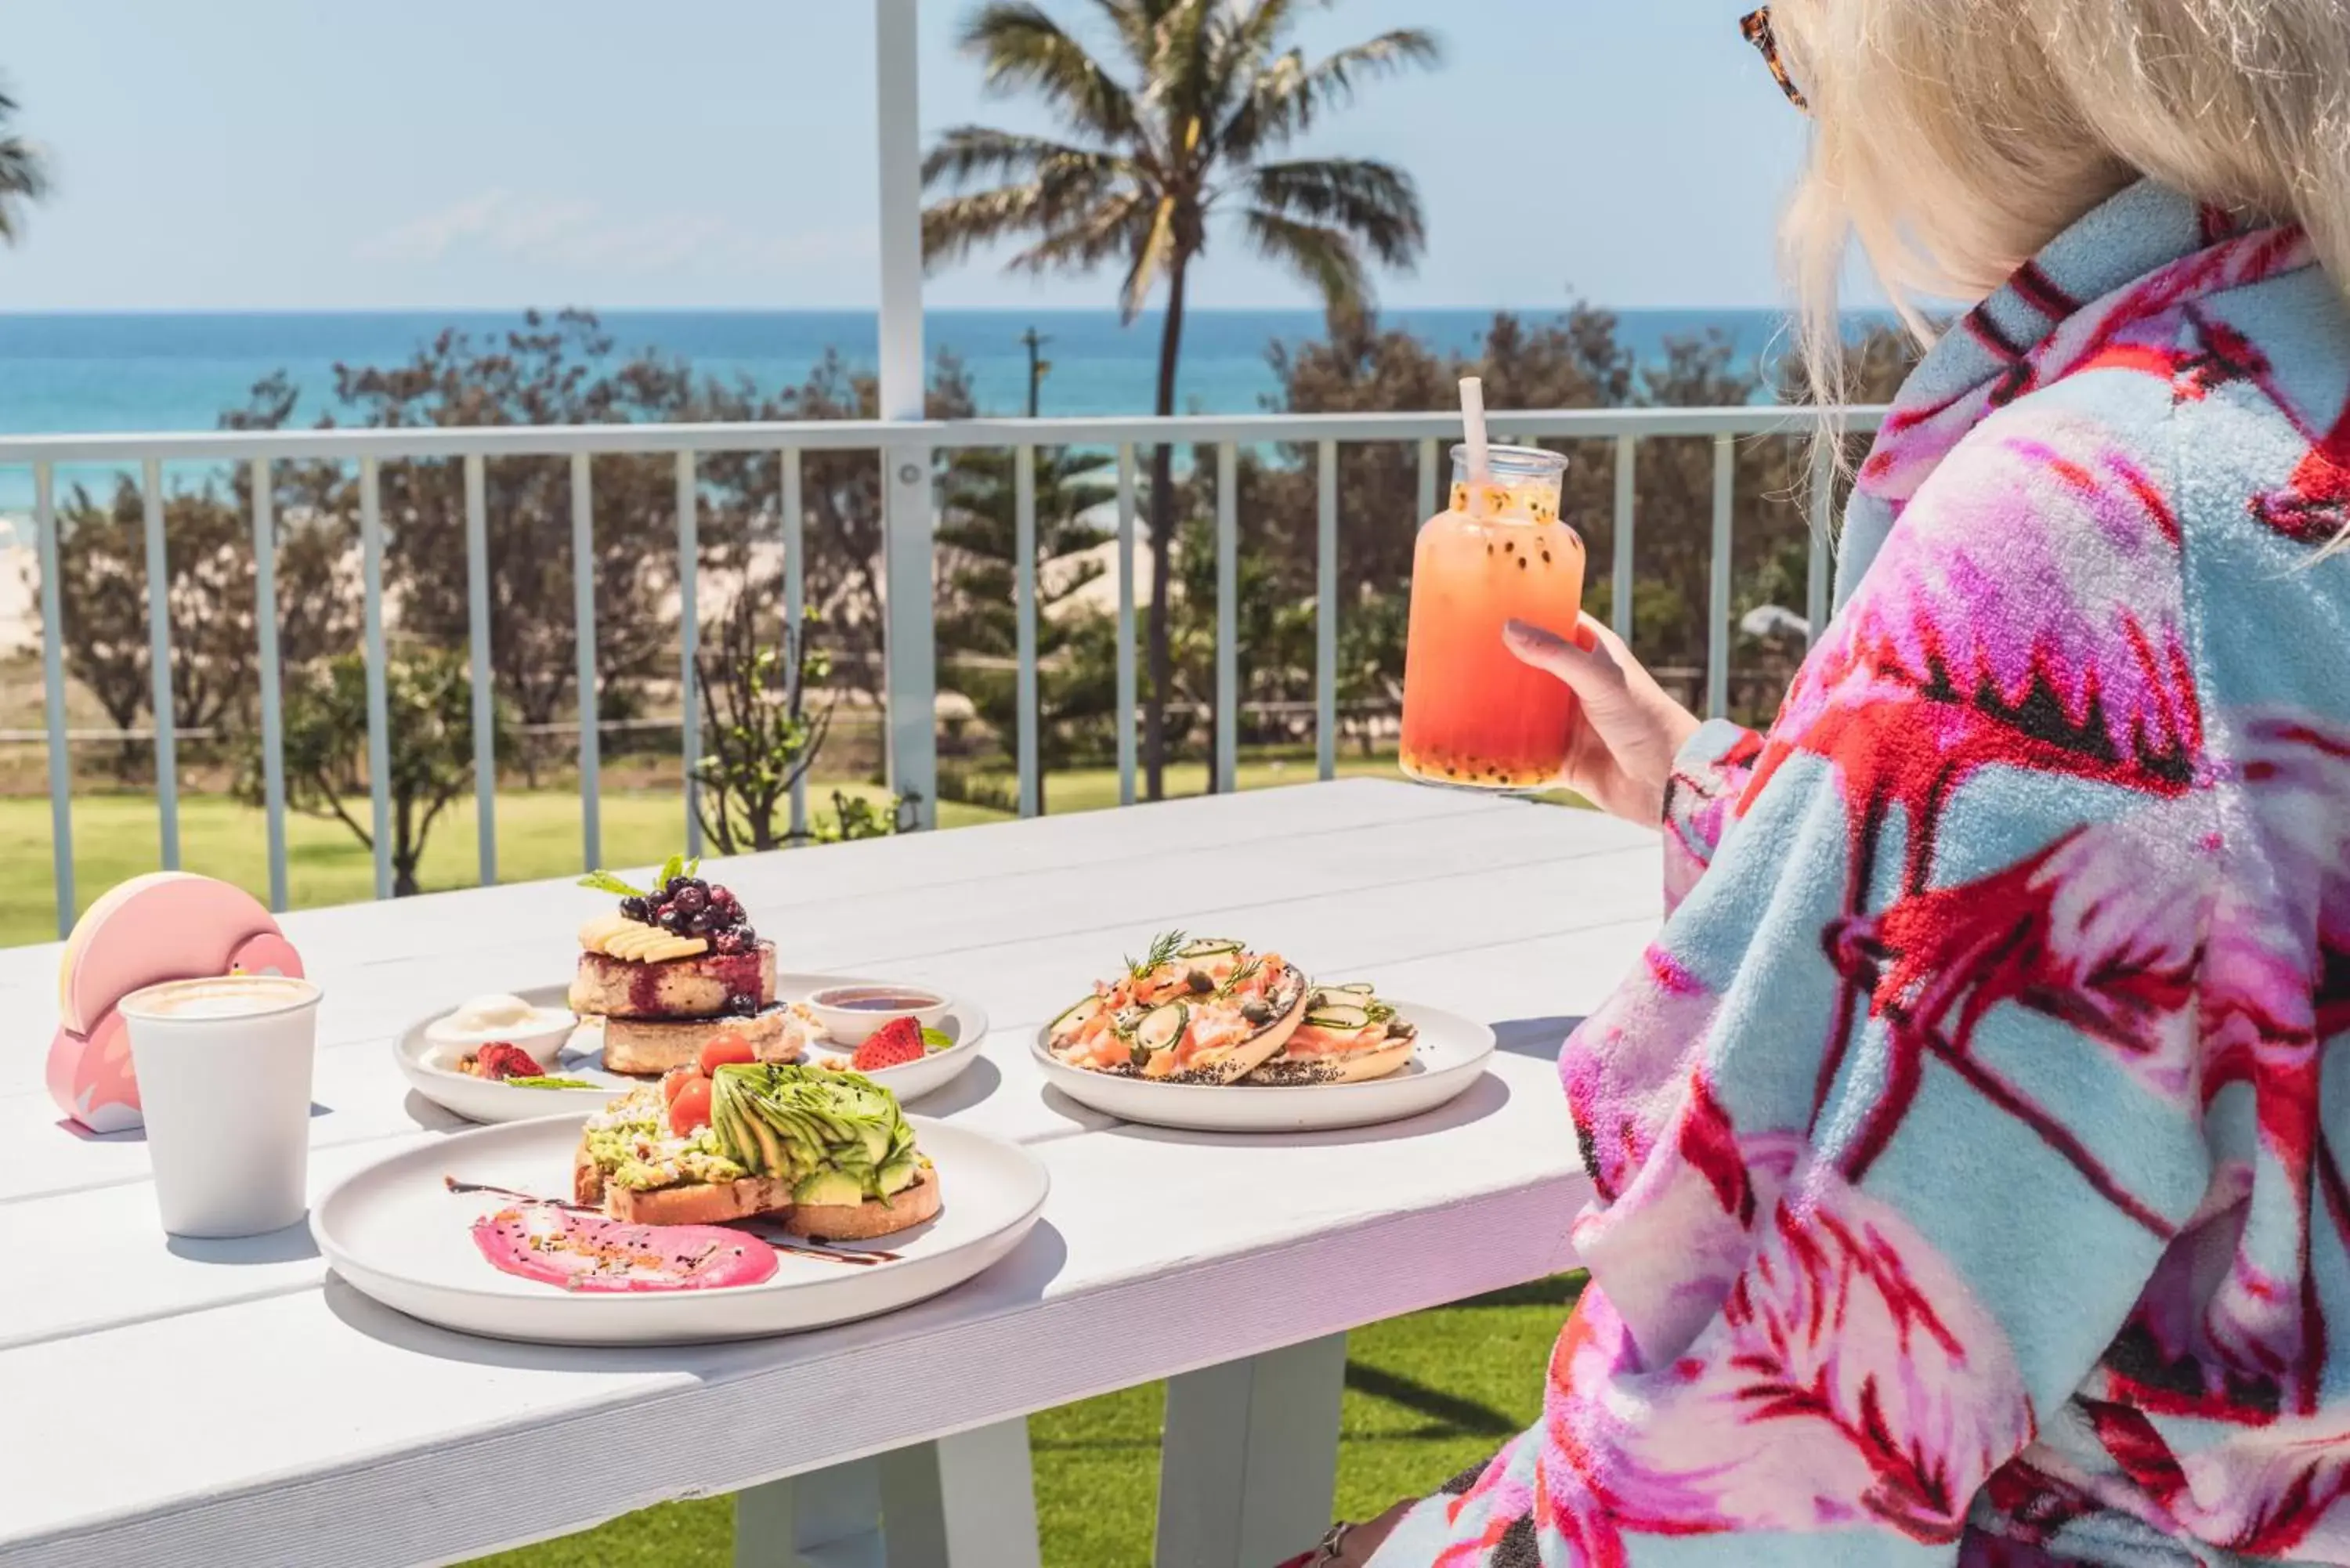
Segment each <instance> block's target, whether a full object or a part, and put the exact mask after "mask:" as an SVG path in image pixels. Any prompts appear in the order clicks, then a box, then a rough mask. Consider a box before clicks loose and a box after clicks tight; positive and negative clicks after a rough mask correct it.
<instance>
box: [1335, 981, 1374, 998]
mask: <svg viewBox="0 0 2350 1568" xmlns="http://www.w3.org/2000/svg"><path fill="white" fill-rule="evenodd" d="M1322 989H1323V990H1325V991H1341V992H1346V993H1347V995H1348V996H1373V995H1376V994H1378V993H1377V992H1374V991H1373V990H1372V989H1371V982H1370V981H1367V980H1357V981H1349V982H1347V984H1345V985H1326V986H1324V987H1323V988H1322Z"/></svg>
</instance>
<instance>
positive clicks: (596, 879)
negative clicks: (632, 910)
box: [579, 871, 649, 898]
mask: <svg viewBox="0 0 2350 1568" xmlns="http://www.w3.org/2000/svg"><path fill="white" fill-rule="evenodd" d="M579 885H580V886H581V887H582V888H595V889H596V890H597V891H598V892H599V893H617V894H619V896H620V897H621V898H646V897H648V896H649V895H647V893H646V892H645V890H644V889H643V888H631V887H629V885H628V884H627V883H626V882H623V881H621V880H620V879H619V877H615V876H613V875H612V874H611V873H610V872H609V871H590V872H588V873H587V875H586V876H585V877H580V878H579Z"/></svg>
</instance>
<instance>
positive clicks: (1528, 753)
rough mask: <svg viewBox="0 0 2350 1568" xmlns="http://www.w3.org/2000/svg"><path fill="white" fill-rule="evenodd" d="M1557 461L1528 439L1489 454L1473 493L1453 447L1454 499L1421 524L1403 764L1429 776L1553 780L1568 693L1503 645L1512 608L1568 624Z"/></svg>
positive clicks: (1481, 782)
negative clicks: (1483, 474)
mask: <svg viewBox="0 0 2350 1568" xmlns="http://www.w3.org/2000/svg"><path fill="white" fill-rule="evenodd" d="M1565 473H1566V459H1565V458H1564V457H1561V456H1559V455H1558V454H1557V453H1556V452H1543V451H1541V450H1539V449H1537V448H1533V447H1512V446H1497V447H1492V448H1490V449H1488V451H1487V454H1486V483H1484V484H1483V485H1482V488H1481V489H1480V491H1479V493H1476V494H1474V495H1472V494H1471V485H1470V480H1469V472H1468V458H1467V452H1466V449H1464V448H1461V447H1455V448H1453V449H1452V504H1451V507H1450V508H1448V509H1447V510H1445V511H1443V512H1440V513H1438V514H1436V515H1435V516H1433V517H1431V518H1430V519H1429V520H1428V521H1427V522H1426V523H1425V524H1421V526H1420V530H1419V547H1418V548H1417V550H1416V551H1415V552H1414V554H1413V556H1412V573H1411V625H1410V630H1409V634H1408V638H1409V640H1408V641H1407V643H1406V645H1405V649H1404V675H1403V743H1402V748H1401V753H1400V755H1399V759H1398V760H1399V762H1400V763H1401V765H1402V767H1403V771H1404V772H1405V773H1406V774H1409V775H1410V776H1411V777H1413V778H1415V779H1419V780H1421V781H1423V782H1425V783H1429V784H1453V785H1457V786H1460V787H1462V788H1470V789H1492V790H1536V789H1545V788H1548V787H1549V786H1551V785H1552V784H1555V783H1556V782H1557V781H1558V777H1559V774H1560V771H1561V770H1562V769H1563V768H1564V767H1565V763H1566V740H1567V733H1568V730H1569V727H1570V726H1571V725H1572V724H1573V723H1574V722H1575V698H1574V695H1573V693H1571V692H1570V691H1568V690H1567V689H1566V687H1565V684H1564V683H1562V682H1561V681H1560V680H1558V679H1557V678H1556V677H1555V676H1553V675H1550V674H1547V673H1545V672H1544V671H1543V670H1535V669H1533V668H1531V667H1530V666H1527V665H1524V664H1522V663H1520V662H1519V661H1518V660H1517V659H1515V658H1513V656H1512V655H1511V653H1510V650H1509V649H1507V648H1506V647H1504V646H1503V642H1502V628H1503V625H1504V624H1505V623H1507V622H1508V621H1510V620H1512V619H1517V620H1523V621H1529V622H1531V623H1533V624H1534V625H1535V626H1539V627H1545V628H1549V629H1550V630H1552V631H1555V632H1556V633H1558V634H1559V635H1560V636H1561V637H1573V636H1574V635H1575V622H1576V618H1577V616H1578V615H1579V613H1580V612H1581V610H1582V608H1583V541H1582V540H1581V539H1579V538H1577V537H1576V536H1575V530H1574V529H1572V528H1570V527H1568V526H1567V525H1566V524H1565V523H1563V522H1561V521H1560V520H1559V515H1558V512H1559V497H1560V490H1561V484H1562V482H1563V480H1564V478H1565Z"/></svg>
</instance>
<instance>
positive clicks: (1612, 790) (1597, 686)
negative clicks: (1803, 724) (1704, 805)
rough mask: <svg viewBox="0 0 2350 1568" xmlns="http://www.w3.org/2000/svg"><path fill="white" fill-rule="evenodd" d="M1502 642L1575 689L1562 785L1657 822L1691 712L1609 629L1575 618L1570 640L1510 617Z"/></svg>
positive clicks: (1645, 822)
mask: <svg viewBox="0 0 2350 1568" xmlns="http://www.w3.org/2000/svg"><path fill="white" fill-rule="evenodd" d="M1502 641H1503V644H1505V645H1506V646H1507V647H1508V649H1509V650H1510V651H1511V652H1512V653H1513V654H1515V655H1516V656H1517V658H1518V659H1519V660H1520V661H1521V662H1523V663H1526V664H1531V665H1533V666H1534V668H1535V669H1536V670H1547V671H1549V672H1550V673H1551V674H1553V675H1555V676H1556V677H1558V679H1559V680H1563V681H1565V683H1566V684H1567V686H1568V687H1569V688H1570V689H1572V690H1573V691H1574V692H1575V699H1576V701H1577V702H1578V703H1579V704H1580V706H1581V709H1582V718H1581V722H1578V723H1577V724H1576V725H1575V732H1574V733H1573V734H1571V735H1569V736H1568V737H1567V742H1566V769H1565V783H1566V784H1567V786H1568V787H1569V788H1571V789H1573V790H1575V792H1576V793H1577V794H1582V795H1584V796H1585V797H1586V798H1587V799H1589V800H1590V801H1591V802H1592V803H1593V804H1594V805H1597V806H1598V807H1599V808H1600V809H1601V810H1603V811H1606V812H1607V813H1609V814H1610V815H1616V816H1620V817H1622V818H1624V820H1626V821H1627V822H1637V823H1638V824H1640V825H1641V826H1644V827H1655V826H1658V825H1659V824H1660V823H1662V822H1663V821H1664V819H1665V781H1666V780H1667V779H1668V778H1669V777H1670V776H1671V775H1672V771H1673V758H1674V757H1675V756H1677V755H1679V753H1680V749H1681V747H1682V746H1683V745H1684V744H1686V743H1687V742H1688V741H1689V738H1690V736H1691V735H1693V734H1695V733H1696V732H1697V728H1698V721H1697V717H1696V715H1695V714H1693V713H1691V712H1690V711H1689V710H1688V709H1686V708H1684V707H1682V706H1681V705H1680V704H1679V702H1676V701H1673V700H1672V698H1671V697H1670V696H1669V695H1667V694H1666V691H1665V689H1664V688H1663V687H1661V686H1659V685H1658V684H1657V682H1656V678H1655V677H1654V676H1652V675H1650V674H1649V673H1648V670H1645V669H1643V668H1641V665H1640V661H1639V660H1638V659H1635V658H1633V657H1632V650H1631V649H1628V648H1627V647H1625V646H1624V641H1623V639H1621V638H1619V637H1617V635H1616V634H1615V633H1614V632H1612V631H1610V630H1608V629H1607V628H1606V627H1604V626H1602V625H1600V624H1599V623H1598V622H1597V621H1596V620H1594V619H1592V618H1590V617H1589V616H1587V615H1586V616H1584V617H1582V618H1580V619H1579V622H1578V624H1577V626H1576V628H1575V638H1574V640H1572V641H1570V640H1568V639H1565V638H1564V637H1561V636H1559V635H1558V634H1557V633H1556V632H1554V631H1548V630H1545V629H1544V628H1541V627H1538V626H1533V625H1530V624H1528V623H1527V622H1525V621H1522V620H1513V621H1512V622H1510V623H1509V625H1508V626H1507V627H1506V628H1503V633H1502Z"/></svg>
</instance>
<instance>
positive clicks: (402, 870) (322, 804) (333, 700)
mask: <svg viewBox="0 0 2350 1568" xmlns="http://www.w3.org/2000/svg"><path fill="white" fill-rule="evenodd" d="M384 692H385V699H386V701H385V715H386V718H387V720H388V722H389V733H388V735H387V737H386V742H387V746H388V748H389V753H390V761H391V772H390V778H389V779H388V780H387V781H386V787H387V793H388V794H389V796H390V806H391V811H390V822H391V833H392V840H391V870H392V895H393V897H395V898H407V897H408V896H409V895H410V894H411V893H415V892H418V891H421V888H419V886H418V884H417V879H416V867H417V865H418V863H419V862H421V860H422V859H423V857H424V845H425V841H426V839H427V838H428V837H429V836H431V834H432V825H433V823H434V822H435V821H436V820H437V819H438V818H439V817H440V815H441V813H442V811H443V810H445V809H446V808H447V807H448V805H449V804H450V803H451V802H452V801H454V800H455V799H456V798H457V796H458V795H459V794H462V793H463V791H464V789H465V788H466V786H467V785H468V784H471V783H472V781H473V680H472V679H471V678H470V676H469V675H468V674H467V670H466V661H465V659H463V657H462V656H460V655H457V654H453V653H445V652H440V651H436V650H427V651H423V652H418V653H411V654H403V655H396V656H394V657H392V658H390V659H388V660H387V661H386V665H385V670H384ZM495 722H496V724H497V730H496V733H495V738H494V739H495V743H496V745H497V747H498V749H499V750H501V751H503V750H504V749H505V745H506V742H507V740H508V736H507V734H506V731H505V726H504V711H503V709H501V710H499V711H498V716H497V719H496V721H495ZM367 767H368V706H367V661H366V659H365V658H364V657H362V656H361V655H359V654H356V653H347V654H343V655H340V656H338V657H337V658H334V659H328V660H326V661H325V662H324V663H323V664H321V665H318V666H314V667H313V668H311V669H309V670H305V671H303V672H302V673H301V674H300V675H298V676H297V677H296V679H295V680H292V681H290V682H289V683H288V685H287V688H286V707H285V773H286V803H287V804H288V805H292V806H293V807H294V809H295V810H296V811H302V812H307V813H308V814H310V815H313V816H319V817H326V818H329V819H332V820H335V821H338V822H340V823H341V824H342V825H343V826H345V827H348V828H349V829H350V830H351V832H352V833H353V834H354V835H356V836H358V838H359V842H360V843H361V844H364V845H366V846H368V847H369V848H370V849H372V848H374V847H375V834H374V831H373V828H372V827H371V826H369V823H366V822H362V821H360V820H359V817H358V816H356V815H353V808H354V806H355V805H356V804H357V803H359V802H360V801H362V800H364V799H365V798H366V797H367V795H368V794H369V788H370V784H369V778H368V771H367ZM242 783H243V793H244V794H245V796H246V797H247V798H248V799H250V800H258V799H259V798H260V796H261V777H260V761H259V757H258V755H257V754H256V755H255V757H254V758H253V759H252V760H251V761H250V762H249V763H248V764H247V766H246V768H245V771H244V779H243V781H242Z"/></svg>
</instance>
